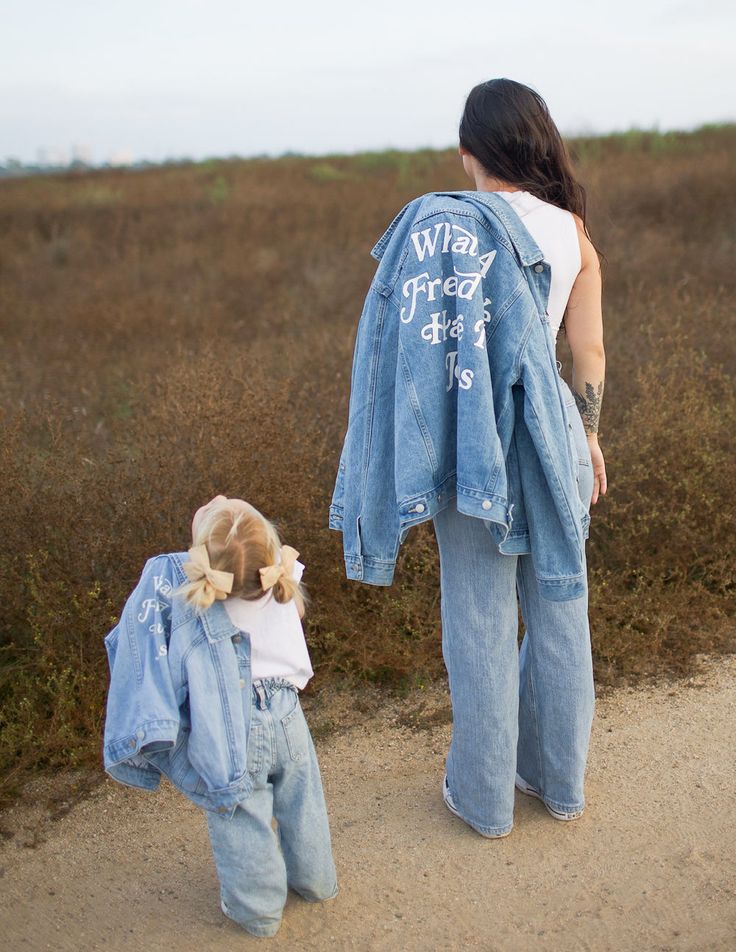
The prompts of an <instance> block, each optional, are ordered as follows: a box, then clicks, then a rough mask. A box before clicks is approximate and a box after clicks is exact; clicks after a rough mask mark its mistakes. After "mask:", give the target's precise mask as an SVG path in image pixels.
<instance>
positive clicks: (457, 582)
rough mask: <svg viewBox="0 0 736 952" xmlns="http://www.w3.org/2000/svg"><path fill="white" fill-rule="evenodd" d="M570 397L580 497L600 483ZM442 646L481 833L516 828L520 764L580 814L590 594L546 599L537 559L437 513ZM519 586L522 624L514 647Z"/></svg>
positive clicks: (460, 768)
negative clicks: (508, 552) (505, 551)
mask: <svg viewBox="0 0 736 952" xmlns="http://www.w3.org/2000/svg"><path fill="white" fill-rule="evenodd" d="M564 388H565V390H566V393H567V395H568V409H569V411H570V420H571V427H572V430H573V432H574V439H575V450H576V454H577V459H578V469H579V479H578V486H579V491H580V499H581V503H582V504H583V505H584V506H585V507H586V510H587V509H589V507H590V502H591V496H592V491H593V478H592V467H591V462H590V450H589V448H588V442H587V439H586V436H585V431H584V428H583V422H582V419H581V417H580V414H579V412H578V410H577V408H576V407H575V403H574V399H573V397H572V394H571V393H570V391H569V388H567V385H566V384H565V385H564ZM434 529H435V535H436V537H437V543H438V547H439V552H440V582H441V616H442V652H443V656H444V660H445V665H446V667H447V672H448V676H449V683H450V694H451V698H452V711H453V728H452V741H451V744H450V750H449V753H448V756H447V765H446V766H447V778H448V784H449V788H450V792H451V795H452V799H453V802H454V805H455V806H456V808H457V810H458V812H459V814H460V816H461V817H462V819H464V820H465V821H466V822H467V823H468V824H469V825H470V826H471V827H473V828H474V829H475V830H477V831H478V832H479V833H481V834H483V835H484V836H488V837H495V836H502V835H505V834H506V833H508V832H509V831H510V830H511V828H512V826H513V810H514V781H515V775H516V774H517V773H518V774H519V776H520V777H522V778H523V779H524V780H525V781H526V782H527V783H529V784H531V785H532V786H533V787H535V788H536V789H537V790H538V791H539V792H540V794H541V796H542V799H543V800H544V801H545V802H546V803H547V804H549V806H551V807H552V808H553V809H554V810H557V811H559V812H562V813H568V814H573V815H574V814H577V813H579V812H580V811H582V809H583V807H584V805H585V798H584V793H583V780H584V774H585V765H586V761H587V755H588V746H589V741H590V731H591V726H592V721H593V714H594V707H595V690H594V684H593V665H592V658H591V646H590V629H589V624H588V599H587V574H586V576H585V578H586V590H585V593H584V597H581V598H577V599H573V600H567V601H563V602H554V601H549V600H548V599H545V598H543V597H542V593H541V592H540V588H539V585H538V583H537V578H536V574H535V571H534V567H533V563H532V557H531V556H530V555H528V554H527V555H519V556H517V557H509V556H504V555H502V554H501V553H499V552H498V549H497V547H496V546H495V545H494V544H493V542H492V540H491V538H490V536H489V535H488V533H487V532H486V531H485V530H484V528H483V524H482V523H481V522H479V520H477V519H473V518H470V517H468V516H467V515H465V514H463V513H461V512H458V511H457V510H456V509H454V508H453V507H450V506H448V507H447V508H445V509H443V510H441V511H440V512H438V513H437V514H436V515H435V517H434ZM517 593H518V599H519V603H520V605H521V610H522V616H523V619H524V625H525V628H526V631H525V634H524V639H523V641H522V644H521V650H520V651H519V650H518V648H517V636H518V608H517Z"/></svg>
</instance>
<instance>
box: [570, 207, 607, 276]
mask: <svg viewBox="0 0 736 952" xmlns="http://www.w3.org/2000/svg"><path fill="white" fill-rule="evenodd" d="M571 214H572V217H573V218H574V219H575V225H576V226H577V229H578V241H579V242H580V260H581V263H582V267H583V268H588V267H592V268H595V270H596V271H599V270H600V261H599V260H598V252H597V251H596V250H595V246H594V244H593V242H592V241H591V240H590V238H589V237H588V235H587V232H586V231H585V225H584V223H583V219H582V218H581V217H580V215H576V214H575V212H571Z"/></svg>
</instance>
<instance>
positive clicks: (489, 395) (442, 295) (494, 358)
mask: <svg viewBox="0 0 736 952" xmlns="http://www.w3.org/2000/svg"><path fill="white" fill-rule="evenodd" d="M371 253H372V255H373V257H374V258H376V259H377V260H378V261H379V262H380V263H379V266H378V269H377V270H376V273H375V276H374V278H373V281H372V283H371V287H370V290H369V292H368V295H367V297H366V300H365V304H364V307H363V313H362V315H361V318H360V322H359V324H358V330H357V336H356V341H355V353H354V356H353V367H352V376H351V392H350V411H349V417H348V429H347V433H346V435H345V440H344V443H343V447H342V453H341V456H340V462H339V466H338V472H337V477H336V481H335V488H334V492H333V496H332V504H331V506H330V518H329V525H330V528H332V529H337V530H339V531H341V532H342V533H343V549H344V558H345V569H346V574H347V577H348V578H351V579H358V580H361V581H363V582H367V583H369V584H373V585H390V584H391V582H392V580H393V574H394V569H395V565H396V559H397V554H398V549H399V545H400V544H401V543H402V542H403V541H404V539H405V538H406V535H407V533H408V531H409V529H410V528H411V526H413V525H416V524H417V523H419V522H423V521H424V520H425V519H431V518H432V516H434V514H435V513H436V512H438V511H439V510H441V509H443V508H444V507H445V506H446V505H448V504H452V505H455V504H456V505H457V508H458V509H459V510H460V511H461V512H463V513H465V514H466V515H469V516H476V517H477V518H479V519H483V520H485V521H486V522H487V525H488V530H489V532H491V535H492V536H493V538H494V540H495V542H496V543H497V545H498V548H499V551H501V552H503V553H507V554H514V553H529V552H530V553H531V555H532V559H533V563H534V569H535V574H536V577H537V580H538V584H539V589H540V592H541V594H542V595H543V596H544V597H545V598H548V599H551V600H553V601H565V600H568V599H574V598H578V597H580V596H582V595H583V594H584V593H585V590H586V588H585V576H584V571H585V545H584V540H585V539H586V538H587V536H588V526H589V522H590V514H589V512H588V510H587V507H586V506H585V505H584V504H583V503H582V501H581V499H580V496H579V493H578V488H577V480H578V470H577V453H576V449H575V440H574V436H573V433H572V428H571V425H570V421H569V418H568V415H567V408H566V406H565V402H566V401H565V393H564V390H563V384H562V381H561V378H560V376H559V373H558V371H557V362H556V357H555V345H554V338H553V335H552V332H551V329H550V325H549V318H548V316H547V299H548V295H549V282H550V267H549V265H548V264H547V263H546V262H545V261H544V255H543V253H542V251H541V250H540V248H539V246H538V245H537V244H536V243H535V241H534V240H533V238H532V237H531V235H530V234H529V232H528V231H527V229H526V228H525V227H524V225H523V224H522V222H521V220H520V219H519V217H518V216H517V215H516V213H515V212H514V211H513V209H510V208H509V206H508V204H507V202H506V201H504V199H502V198H501V197H500V196H499V195H494V194H493V193H488V192H475V191H467V192H437V193H429V194H427V195H423V196H420V197H419V198H416V199H414V200H413V201H411V202H409V203H408V204H407V205H406V206H404V208H403V209H402V210H401V212H400V213H399V214H398V215H397V216H396V218H395V219H394V221H393V222H392V223H391V225H390V226H389V228H388V229H387V230H386V232H385V233H384V235H383V236H382V237H381V239H380V240H379V241H378V243H377V244H376V246H375V247H374V248H373V251H372V252H371ZM455 500H457V502H456V503H455Z"/></svg>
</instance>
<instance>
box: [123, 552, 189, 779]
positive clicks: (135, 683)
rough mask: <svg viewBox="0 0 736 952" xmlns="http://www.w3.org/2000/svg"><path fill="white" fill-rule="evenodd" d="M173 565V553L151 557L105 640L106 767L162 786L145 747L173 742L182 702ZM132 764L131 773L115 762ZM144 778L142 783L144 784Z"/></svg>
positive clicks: (149, 748) (159, 746) (164, 745)
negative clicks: (172, 658)
mask: <svg viewBox="0 0 736 952" xmlns="http://www.w3.org/2000/svg"><path fill="white" fill-rule="evenodd" d="M172 591H173V586H172V568H171V564H170V562H169V559H168V557H167V556H165V555H163V556H157V557H155V558H153V559H149V560H148V562H147V563H146V566H145V568H144V570H143V573H142V575H141V578H140V580H139V582H138V584H137V585H136V587H135V590H134V591H133V593H132V594H131V596H130V597H129V598H128V601H127V602H126V604H125V607H124V609H123V612H122V615H121V617H120V621H119V622H118V623H117V625H115V627H114V628H113V629H112V631H110V633H109V634H108V635H107V636H106V638H105V648H106V650H107V657H108V663H109V666H110V688H109V691H108V696H107V709H106V717H105V731H104V766H105V769H106V770H107V771H108V773H111V775H112V776H115V777H116V779H121V780H123V781H124V782H133V783H137V785H139V786H145V787H148V788H151V789H153V788H154V787H155V786H157V784H158V779H159V777H158V775H157V774H156V775H154V773H155V772H154V771H152V770H151V768H150V765H148V764H147V763H146V762H145V760H144V758H142V757H140V756H139V755H140V753H141V751H143V750H163V749H166V748H167V747H171V746H173V744H174V742H175V741H176V737H177V734H178V730H179V706H178V704H177V699H176V695H175V690H174V686H173V683H172V678H171V672H170V670H169V662H168V646H169V637H170V627H171V595H172ZM124 762H126V766H127V767H128V768H130V769H128V770H127V771H125V773H126V776H125V777H123V776H122V775H121V776H116V772H115V766H116V765H121V764H123V763H124ZM138 781H140V782H138Z"/></svg>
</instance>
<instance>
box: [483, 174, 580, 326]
mask: <svg viewBox="0 0 736 952" xmlns="http://www.w3.org/2000/svg"><path fill="white" fill-rule="evenodd" d="M495 194H497V195H501V196H502V198H505V199H506V201H507V202H508V203H509V205H510V206H511V207H512V208H513V209H514V211H515V212H516V214H517V215H518V216H519V218H521V220H522V222H523V223H524V225H525V227H526V229H527V230H528V231H529V233H530V234H531V236H532V238H533V239H534V240H535V241H536V243H537V244H538V245H539V247H540V248H541V249H542V251H543V253H544V257H545V260H546V261H548V262H549V265H550V268H551V283H550V290H549V304H548V306H547V310H548V312H549V322H550V326H551V327H552V333H553V334H554V336H555V338H556V337H557V332H558V331H559V329H560V324H561V323H562V318H563V316H564V314H565V308H566V307H567V302H568V299H569V297H570V292H571V290H572V286H573V284H574V283H575V278H577V276H578V274H579V273H580V268H581V267H582V260H581V255H580V241H579V239H578V230H577V225H576V223H575V218H574V217H573V215H572V213H571V212H568V211H565V209H563V208H558V207H557V206H556V205H551V204H550V203H549V202H545V201H542V199H541V198H537V197H536V195H532V193H531V192H525V191H515V192H508V191H498V192H496V193H495Z"/></svg>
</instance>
